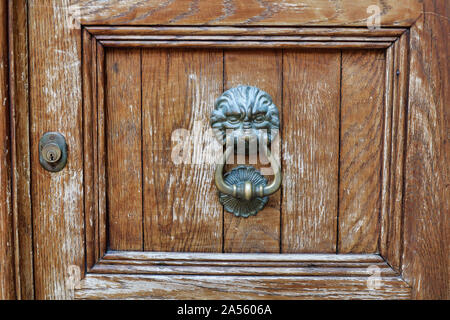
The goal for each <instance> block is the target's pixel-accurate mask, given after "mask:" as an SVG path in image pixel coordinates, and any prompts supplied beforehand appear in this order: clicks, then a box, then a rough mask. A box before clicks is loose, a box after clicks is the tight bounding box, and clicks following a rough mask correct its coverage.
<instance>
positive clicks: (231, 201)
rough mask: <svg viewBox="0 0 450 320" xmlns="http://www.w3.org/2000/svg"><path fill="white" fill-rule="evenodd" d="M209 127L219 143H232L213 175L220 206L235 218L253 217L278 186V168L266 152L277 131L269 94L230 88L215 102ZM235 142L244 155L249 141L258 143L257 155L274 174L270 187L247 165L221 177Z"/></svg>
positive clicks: (276, 121) (277, 121) (276, 117)
mask: <svg viewBox="0 0 450 320" xmlns="http://www.w3.org/2000/svg"><path fill="white" fill-rule="evenodd" d="M211 126H212V127H213V129H214V130H215V133H216V137H217V139H218V140H219V142H221V143H222V144H225V141H227V140H228V141H232V143H231V145H229V144H227V148H226V151H225V153H224V154H223V156H222V159H221V161H220V162H219V164H218V165H217V167H216V171H215V184H216V187H217V189H218V190H219V200H220V202H221V203H222V205H224V207H225V209H226V210H227V211H229V212H232V213H233V214H234V215H236V216H240V217H248V216H251V215H256V214H257V213H258V212H259V211H260V210H262V209H263V208H264V206H265V205H266V203H267V202H268V196H270V195H272V194H273V193H275V192H276V191H277V190H278V189H279V188H280V185H281V170H280V165H279V163H278V161H277V160H276V158H275V157H274V156H273V155H272V153H271V152H270V150H269V148H268V144H270V142H271V141H272V140H273V138H274V134H276V132H277V130H278V128H279V114H278V109H277V107H276V106H275V105H274V104H273V102H272V98H271V97H270V95H269V94H267V93H266V92H264V91H262V90H260V89H258V88H256V87H250V86H239V87H236V88H232V89H230V90H228V91H226V92H224V94H223V95H222V96H221V97H219V98H218V99H217V101H216V104H215V109H214V111H213V112H212V115H211ZM274 131H275V133H274ZM227 134H228V136H227ZM238 140H241V141H244V142H245V146H246V147H245V150H246V151H247V152H248V151H249V141H257V142H258V143H259V150H260V152H261V151H262V152H264V154H265V155H266V156H267V159H268V160H269V163H270V165H271V167H272V170H273V172H274V179H273V180H272V182H271V183H270V184H268V183H267V179H266V178H265V177H264V176H263V175H262V174H261V173H260V172H259V171H258V170H256V169H255V168H254V167H252V166H248V165H239V166H237V167H235V168H233V169H232V170H231V171H230V172H227V173H225V175H223V169H224V166H225V164H226V162H227V160H228V159H229V158H230V156H231V155H232V154H233V153H234V152H235V150H236V148H235V144H236V142H237V141H238ZM262 141H265V142H267V143H262Z"/></svg>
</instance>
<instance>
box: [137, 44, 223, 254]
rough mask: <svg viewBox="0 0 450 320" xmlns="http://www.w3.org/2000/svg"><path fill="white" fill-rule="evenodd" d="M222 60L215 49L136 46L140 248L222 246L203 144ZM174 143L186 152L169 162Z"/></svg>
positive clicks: (211, 166) (205, 249)
mask: <svg viewBox="0 0 450 320" xmlns="http://www.w3.org/2000/svg"><path fill="white" fill-rule="evenodd" d="M222 59H223V55H222V52H221V51H216V50H208V51H205V50H144V51H143V66H142V71H143V72H142V74H143V83H142V88H143V126H144V127H143V134H144V136H143V147H144V149H143V155H144V158H143V161H144V215H145V218H144V219H145V220H144V224H145V228H144V233H145V234H144V239H145V247H144V249H145V250H150V251H200V252H202V251H203V252H221V251H222V207H221V205H220V203H219V201H218V198H217V193H216V187H215V186H214V169H215V167H214V163H211V159H210V158H209V156H210V153H209V152H207V149H205V148H206V147H207V145H208V144H209V143H210V140H208V138H211V137H210V136H208V135H206V134H205V133H206V132H207V131H208V129H209V128H210V125H209V114H210V112H211V109H212V108H213V106H214V101H215V99H216V98H217V97H218V96H220V94H221V91H222V74H223V70H222V67H223V66H222ZM175 130H184V131H182V132H181V134H182V135H183V136H184V137H186V138H187V139H186V140H184V139H181V140H183V141H184V142H186V144H183V143H182V141H178V140H179V139H178V138H176V137H175V140H174V138H173V137H174V136H173V133H174V131H175ZM180 147H181V149H180ZM174 148H175V149H174ZM179 149H180V150H181V151H182V152H184V154H185V155H186V157H183V159H179V160H177V161H175V160H174V159H175V158H174V157H173V153H174V150H179ZM176 156H178V154H176Z"/></svg>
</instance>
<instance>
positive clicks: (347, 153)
mask: <svg viewBox="0 0 450 320" xmlns="http://www.w3.org/2000/svg"><path fill="white" fill-rule="evenodd" d="M384 77H385V61H384V53H383V52H382V51H377V50H367V51H366V50H361V51H343V54H342V92H341V95H342V96H341V99H342V101H341V141H340V144H341V148H340V173H339V176H340V185H339V217H338V224H339V225H338V228H339V231H338V235H339V239H338V251H339V252H340V253H361V252H365V253H371V252H377V251H378V237H379V233H380V231H379V215H380V205H381V202H380V201H381V157H382V147H383V144H382V134H383V109H384V108H383V101H384V100H383V99H384Z"/></svg>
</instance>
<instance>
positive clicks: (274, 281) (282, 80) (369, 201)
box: [1, 0, 448, 299]
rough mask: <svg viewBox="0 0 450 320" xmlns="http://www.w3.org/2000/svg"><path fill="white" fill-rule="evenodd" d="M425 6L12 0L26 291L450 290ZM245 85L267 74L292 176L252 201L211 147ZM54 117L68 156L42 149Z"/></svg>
mask: <svg viewBox="0 0 450 320" xmlns="http://www.w3.org/2000/svg"><path fill="white" fill-rule="evenodd" d="M5 3H6V2H5ZM422 9H423V8H422V4H421V3H419V2H418V1H416V0H408V1H387V2H386V1H383V2H381V1H380V2H379V1H375V0H373V1H372V0H367V1H358V2H354V1H340V2H339V3H336V4H330V3H329V2H327V1H325V2H323V1H303V2H301V3H300V2H296V1H290V2H279V3H278V2H268V3H264V4H262V3H260V2H258V1H249V2H245V4H244V2H242V3H239V2H227V1H225V2H222V1H187V0H186V1H184V0H177V1H168V2H155V1H135V0H126V1H106V2H105V1H92V0H90V1H58V2H56V1H50V0H49V1H27V2H25V1H18V2H15V3H14V4H12V2H11V3H10V6H9V10H10V16H11V19H10V28H11V30H13V31H14V29H17V30H16V32H15V33H14V32H13V35H14V38H13V39H11V40H10V41H9V43H10V45H11V52H12V55H11V56H12V57H13V58H14V59H13V60H12V62H11V63H12V67H13V69H11V70H12V71H11V74H12V77H11V80H12V83H13V85H14V88H23V90H16V91H14V90H13V91H12V92H15V95H13V96H11V106H12V112H13V117H12V119H13V120H14V121H15V122H14V130H13V131H12V132H13V133H15V138H14V139H15V140H14V141H15V143H13V146H14V148H13V150H12V151H13V159H14V160H13V166H14V164H15V168H16V169H15V171H13V172H14V177H13V179H12V180H13V181H14V183H13V184H12V187H13V189H14V190H15V192H14V193H13V195H14V199H12V200H13V203H14V204H15V205H14V208H13V210H12V212H13V213H14V214H13V217H16V218H15V219H17V221H16V222H17V225H16V230H17V232H16V234H17V235H16V238H15V239H17V241H16V242H17V245H16V250H17V251H16V252H17V253H16V266H17V275H18V276H17V277H16V290H18V291H17V292H19V293H16V294H17V295H20V297H21V298H37V299H43V298H46V299H52V298H75V299H117V298H143V299H253V298H257V299H343V298H345V299H355V298H362V299H369V298H374V299H384V298H388V299H404V298H406V299H408V298H412V297H413V298H416V297H436V298H437V297H445V295H446V294H447V292H446V288H448V283H446V281H443V280H445V279H448V271H447V269H446V267H445V266H446V265H447V261H446V258H445V257H446V253H445V252H446V241H445V237H444V235H445V234H446V232H445V231H446V230H447V229H448V228H447V225H446V224H445V223H442V224H441V225H439V226H438V225H436V222H437V221H443V222H445V212H446V211H445V208H447V207H446V202H445V201H444V200H443V199H444V198H445V197H443V196H444V191H443V190H444V188H443V184H444V181H442V180H439V181H435V180H433V178H432V177H430V176H427V174H430V173H432V172H434V170H435V169H434V166H439V164H442V163H443V162H444V158H442V157H441V158H439V157H438V156H437V155H436V154H435V153H434V150H430V149H429V148H436V146H434V141H436V140H434V139H438V140H439V139H440V138H439V137H436V136H435V135H433V134H432V133H427V134H426V135H425V133H424V132H425V131H427V130H435V128H431V127H430V126H432V124H435V123H441V121H442V117H443V115H442V114H441V112H443V110H444V109H443V108H444V106H443V101H444V100H440V99H442V97H439V98H436V97H438V95H437V94H436V96H434V95H432V93H429V94H427V93H425V94H424V93H423V92H422V90H424V89H423V86H424V85H425V86H426V87H425V90H434V89H435V87H434V86H433V85H432V84H428V83H426V84H425V83H424V82H425V81H431V80H429V79H428V78H427V75H426V72H428V71H427V70H426V69H427V67H422V65H421V63H428V62H427V61H426V58H425V57H423V56H422V54H423V52H428V51H426V50H428V49H426V48H424V47H422V46H424V45H425V44H424V43H428V42H430V41H431V38H430V39H428V38H426V37H427V36H428V33H427V30H424V26H427V25H426V22H424V16H423V15H421V14H422ZM439 10H441V9H439ZM25 16H27V17H28V20H26V19H24V17H25ZM378 18H379V19H378ZM24 21H25V22H24ZM424 23H425V24H424ZM446 23H448V22H444V24H446ZM21 30H22V31H25V33H24V32H21ZM444 34H445V33H444ZM426 41H428V42H426ZM20 53H22V55H21V54H20ZM444 69H445V68H444ZM443 72H444V71H443ZM445 72H448V68H447V69H446V71H445ZM22 74H23V75H26V78H23V77H22V76H20V75H22ZM19 76H20V77H19ZM444 77H445V76H444ZM238 85H249V86H255V87H258V88H260V89H262V90H264V91H266V92H267V93H269V94H270V95H271V97H272V99H273V102H274V104H275V105H276V106H277V107H278V109H279V116H280V131H279V135H278V137H279V141H278V143H279V154H278V156H279V160H280V163H281V172H282V185H281V188H280V190H279V191H278V192H277V193H275V194H274V195H272V196H271V197H270V200H269V202H268V203H267V205H266V206H265V208H264V209H263V210H262V211H260V212H259V213H258V214H257V215H255V216H251V217H248V218H242V217H236V216H234V215H233V214H232V213H230V212H227V211H226V210H224V208H223V207H222V205H221V204H220V202H219V199H218V196H217V189H216V187H215V184H214V171H215V166H216V164H215V163H213V162H211V161H210V158H211V155H214V154H217V152H220V153H221V152H222V150H221V148H220V147H219V149H217V148H216V149H214V148H213V145H211V144H210V142H211V135H210V130H209V129H210V123H209V117H210V114H211V111H212V110H213V108H214V102H215V100H216V99H217V98H218V97H219V96H220V95H221V94H222V93H223V92H224V91H225V90H228V89H230V88H233V87H236V86H238ZM444 91H445V89H443V92H444ZM425 92H427V91H425ZM435 99H438V100H435ZM408 102H409V108H408ZM430 103H431V104H432V107H430V108H432V110H433V111H427V110H429V109H427V110H425V108H426V107H425V104H427V106H429V104H430ZM21 105H25V106H29V108H25V109H20V106H21ZM427 108H428V107H427ZM433 108H434V109H433ZM14 112H15V113H14ZM429 112H434V113H433V114H429ZM425 115H426V119H425V118H424V117H425ZM427 121H428V122H427ZM430 121H431V122H432V123H430ZM417 123H419V124H420V125H421V126H417ZM1 128H2V127H1ZM23 129H26V130H25V131H24V130H23ZM436 130H437V129H436ZM48 131H58V132H61V133H62V134H63V135H64V136H65V138H66V140H67V145H68V155H69V156H68V163H67V165H66V167H65V168H64V169H63V170H62V171H59V172H48V171H46V170H44V168H42V167H41V165H40V163H39V154H38V147H37V146H38V144H39V139H40V138H41V136H42V135H43V134H44V133H45V132H48ZM180 139H181V140H180ZM183 139H184V140H183ZM180 141H183V142H184V143H183V148H184V149H183V150H181V153H182V157H181V160H180V159H178V160H176V159H175V158H176V157H175V156H176V155H179V152H180V150H178V149H177V148H178V147H179V145H180ZM439 141H440V140H439ZM428 147H429V148H428ZM421 152H425V153H426V154H425V158H420V159H419V158H417V157H418V156H417V155H418V154H419V153H421ZM436 152H437V151H436ZM442 152H443V151H442ZM435 157H437V158H435ZM244 160H247V161H248V160H249V159H244ZM264 160H266V159H264V158H262V159H260V160H259V162H258V163H257V164H256V167H257V168H259V169H267V167H268V165H267V162H264ZM429 165H430V166H431V167H429ZM231 168H232V166H228V167H227V170H230V169H231ZM417 170H418V171H419V172H417ZM267 172H268V171H267V170H266V173H267ZM269 173H270V170H269ZM267 178H268V179H269V180H270V179H272V178H273V175H272V176H271V175H270V174H268V175H267ZM439 179H443V178H442V177H440V178H439ZM432 180H433V181H432ZM431 182H432V183H431ZM423 183H431V185H430V188H431V189H428V188H426V187H424V186H423V185H422V184H423ZM441 190H442V192H441ZM439 192H441V193H439ZM430 193H434V194H430ZM421 201H426V206H427V207H426V208H424V207H423V205H422V204H420V203H421ZM447 204H448V203H447ZM447 212H448V211H447ZM418 214H421V216H420V217H422V218H421V220H424V219H425V220H426V219H430V221H422V222H421V223H420V224H419V222H417V220H416V219H417V215H418ZM429 227H430V228H431V229H430V228H429ZM447 231H448V230H447ZM11 237H12V236H11ZM420 237H423V238H421V240H420V241H419V240H418V239H419V238H420ZM13 238H14V237H13ZM427 239H431V245H430V246H428V244H426V243H425V242H427V243H428V240H427ZM417 241H419V242H417ZM19 249H20V250H19ZM433 259H434V261H433ZM429 267H430V268H434V271H432V272H431V271H429V269H428V268H429ZM31 270H34V272H31ZM425 281H427V284H424V282H425ZM17 288H19V289H17Z"/></svg>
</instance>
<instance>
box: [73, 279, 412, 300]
mask: <svg viewBox="0 0 450 320" xmlns="http://www.w3.org/2000/svg"><path fill="white" fill-rule="evenodd" d="M367 280H368V278H367V277H314V276H312V277H292V276H287V277H286V276H285V277H279V276H262V277H248V276H151V275H108V274H95V275H94V274H92V275H88V276H87V277H86V278H85V279H84V280H83V285H82V288H81V289H80V290H77V291H76V296H75V298H76V299H166V298H167V297H170V298H171V299H177V300H180V299H181V300H183V299H217V300H219V299H220V300H228V299H233V300H234V299H239V300H250V299H258V300H267V299H270V300H272V299H283V300H284V299H314V300H318V299H320V300H322V299H337V300H342V299H409V298H410V297H411V292H410V288H408V286H407V285H406V283H405V282H403V280H401V278H400V277H382V278H381V279H380V288H379V289H376V290H371V289H369V288H368V287H367Z"/></svg>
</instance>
